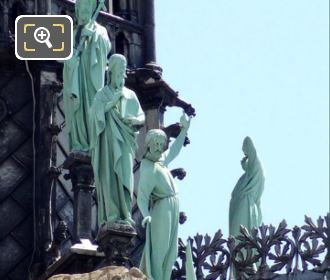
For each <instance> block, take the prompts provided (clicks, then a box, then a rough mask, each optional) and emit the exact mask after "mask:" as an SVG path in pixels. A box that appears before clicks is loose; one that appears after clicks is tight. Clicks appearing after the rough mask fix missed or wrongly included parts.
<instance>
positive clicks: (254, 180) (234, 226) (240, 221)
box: [229, 137, 265, 236]
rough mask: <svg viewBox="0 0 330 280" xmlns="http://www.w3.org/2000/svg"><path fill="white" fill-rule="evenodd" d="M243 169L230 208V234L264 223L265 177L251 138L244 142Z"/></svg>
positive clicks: (233, 234) (236, 233)
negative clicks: (262, 203)
mask: <svg viewBox="0 0 330 280" xmlns="http://www.w3.org/2000/svg"><path fill="white" fill-rule="evenodd" d="M242 150H243V153H244V155H245V157H244V158H243V159H242V161H241V164H242V168H243V170H244V171H245V172H244V174H243V175H242V176H241V177H240V178H239V180H238V182H237V184H236V186H235V188H234V190H233V192H232V194H231V200H230V207H229V234H230V235H232V236H237V235H239V234H240V226H241V225H243V226H245V227H246V228H247V229H248V230H249V231H250V230H251V229H252V228H253V227H258V226H260V225H261V223H262V213H261V207H260V198H261V195H262V193H263V190H264V182H265V177H264V173H263V169H262V166H261V163H260V161H259V159H258V156H257V152H256V149H255V147H254V145H253V142H252V140H251V138H250V137H246V138H245V139H244V141H243V148H242Z"/></svg>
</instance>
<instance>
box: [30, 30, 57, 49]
mask: <svg viewBox="0 0 330 280" xmlns="http://www.w3.org/2000/svg"><path fill="white" fill-rule="evenodd" d="M49 37H50V33H49V30H48V29H47V28H46V27H38V28H37V29H36V30H35V31H34V39H35V40H36V41H37V42H38V43H41V44H43V43H45V44H46V45H47V47H48V48H49V49H51V48H52V47H53V45H52V43H51V42H50V41H49Z"/></svg>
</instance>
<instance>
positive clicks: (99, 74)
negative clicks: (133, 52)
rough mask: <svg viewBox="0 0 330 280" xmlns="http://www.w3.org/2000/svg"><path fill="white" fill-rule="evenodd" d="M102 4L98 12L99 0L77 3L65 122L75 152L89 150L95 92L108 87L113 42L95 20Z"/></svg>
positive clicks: (66, 73)
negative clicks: (106, 84)
mask: <svg viewBox="0 0 330 280" xmlns="http://www.w3.org/2000/svg"><path fill="white" fill-rule="evenodd" d="M102 2H104V1H100V2H99V6H98V8H97V9H96V0H77V1H76V4H75V14H76V19H77V27H76V28H75V30H74V33H73V36H74V52H73V56H72V58H71V59H69V60H67V61H65V62H64V68H63V84H64V85H63V86H64V88H63V101H64V112H65V123H66V128H67V130H68V133H69V142H70V149H71V150H72V151H85V152H87V151H88V150H89V128H88V121H89V117H88V112H89V109H90V106H91V105H92V101H93V98H94V96H95V93H96V92H97V90H99V89H100V88H102V87H103V86H104V76H105V70H106V64H107V55H108V54H109V52H110V49H111V43H110V40H109V37H108V33H107V30H106V29H105V28H104V27H103V26H101V25H99V24H97V23H96V21H95V19H96V17H97V14H98V13H99V11H100V9H101V8H102V5H104V4H102ZM93 13H94V15H93Z"/></svg>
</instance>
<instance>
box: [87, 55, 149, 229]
mask: <svg viewBox="0 0 330 280" xmlns="http://www.w3.org/2000/svg"><path fill="white" fill-rule="evenodd" d="M126 65H127V64H126V58H125V57H124V56H123V55H121V54H114V55H112V56H111V57H110V59H109V63H108V68H109V69H108V82H107V85H106V86H104V87H103V88H102V89H100V90H99V91H98V92H97V93H96V95H95V98H94V101H93V104H92V107H91V110H90V132H91V134H90V143H91V145H90V151H91V156H92V165H93V170H94V176H95V184H96V190H97V200H98V224H99V226H101V225H102V224H104V223H115V222H116V223H126V224H130V225H133V224H134V221H133V219H132V217H131V209H132V196H133V187H134V177H133V161H134V156H135V151H136V148H137V144H136V133H137V131H138V129H139V128H140V127H141V126H143V124H144V121H145V115H144V113H143V111H142V108H141V106H140V103H139V100H138V99H137V97H136V95H135V93H134V92H133V91H131V90H129V89H128V88H126V87H125V86H124V84H125V76H126Z"/></svg>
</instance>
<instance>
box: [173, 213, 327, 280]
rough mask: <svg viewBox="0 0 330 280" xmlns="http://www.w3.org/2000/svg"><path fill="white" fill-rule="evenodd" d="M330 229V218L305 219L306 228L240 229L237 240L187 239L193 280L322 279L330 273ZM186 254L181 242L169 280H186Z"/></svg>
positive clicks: (196, 236)
mask: <svg viewBox="0 0 330 280" xmlns="http://www.w3.org/2000/svg"><path fill="white" fill-rule="evenodd" d="M329 224H330V213H328V214H327V216H324V217H319V219H318V220H317V222H316V224H315V223H314V222H313V220H312V219H311V218H310V217H307V216H305V224H304V225H303V226H301V227H298V226H295V227H294V228H293V229H289V228H288V227H287V224H286V222H285V220H283V221H282V222H281V223H280V224H279V225H278V226H277V227H274V226H272V225H261V226H260V227H259V228H258V229H257V228H254V229H253V230H252V231H251V232H249V231H248V230H247V229H246V228H245V227H243V226H241V234H240V235H239V236H237V237H236V238H234V237H231V236H230V237H229V238H228V239H224V238H223V235H222V233H221V230H219V231H217V232H216V233H215V235H214V237H213V238H211V237H210V236H209V235H207V234H206V235H205V236H203V235H200V234H197V235H195V236H194V237H193V238H189V240H190V242H191V247H192V254H193V262H194V266H195V269H196V276H197V279H198V280H200V279H205V280H216V279H220V280H225V279H242V280H243V279H264V280H266V279H280V278H281V275H283V274H290V275H298V274H302V273H305V275H306V273H311V274H313V275H314V276H313V277H315V275H317V274H320V279H321V278H322V277H324V275H326V274H327V275H329V273H330V253H329V247H330V237H329V236H330V234H329ZM185 249H186V248H185V244H184V243H183V241H182V240H181V239H179V254H178V259H177V261H176V263H175V267H174V269H173V274H172V279H176V280H180V279H186V277H185V260H186V255H185ZM322 258H323V259H322ZM233 277H234V278H233ZM306 279H307V278H306ZM313 279H314V278H313ZM315 279H316V278H315ZM322 279H323V278H322Z"/></svg>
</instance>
